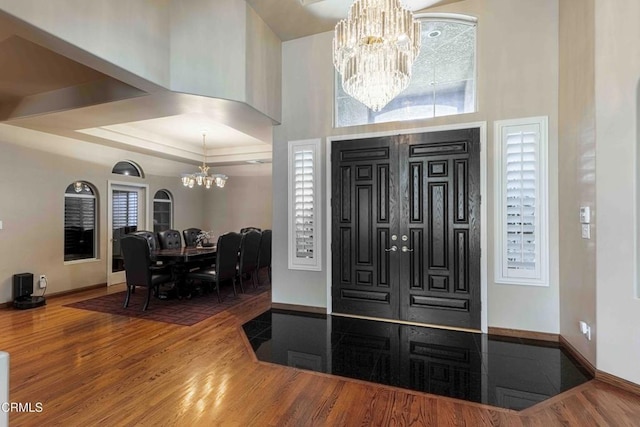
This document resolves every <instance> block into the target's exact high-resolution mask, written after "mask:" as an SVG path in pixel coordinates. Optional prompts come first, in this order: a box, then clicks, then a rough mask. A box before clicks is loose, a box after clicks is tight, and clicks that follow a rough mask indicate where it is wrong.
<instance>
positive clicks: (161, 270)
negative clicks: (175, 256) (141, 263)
mask: <svg viewBox="0 0 640 427" xmlns="http://www.w3.org/2000/svg"><path fill="white" fill-rule="evenodd" d="M130 234H132V235H134V236H140V237H144V238H145V239H146V240H147V244H148V245H149V251H150V252H151V269H152V270H153V273H154V274H171V269H170V265H169V264H163V263H158V261H157V260H156V259H155V258H154V256H153V251H155V250H158V249H159V248H160V244H159V243H158V238H157V236H156V233H154V232H153V231H147V230H140V231H134V232H133V233H130Z"/></svg>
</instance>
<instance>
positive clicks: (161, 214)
mask: <svg viewBox="0 0 640 427" xmlns="http://www.w3.org/2000/svg"><path fill="white" fill-rule="evenodd" d="M172 227H173V198H172V197H171V193H169V191H168V190H158V191H157V192H156V194H155V195H154V196H153V231H154V232H156V233H157V232H158V231H164V230H170V229H171V228H172Z"/></svg>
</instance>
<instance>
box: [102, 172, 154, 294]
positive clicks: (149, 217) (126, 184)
mask: <svg viewBox="0 0 640 427" xmlns="http://www.w3.org/2000/svg"><path fill="white" fill-rule="evenodd" d="M114 186H124V187H134V188H143V189H144V206H145V210H146V212H145V218H144V220H145V225H144V226H145V229H146V228H147V227H148V226H149V224H153V212H152V210H150V209H149V184H144V183H140V182H127V181H112V180H107V224H106V226H107V256H106V258H107V286H111V285H114V284H115V283H111V258H110V256H111V257H113V254H112V252H113V242H111V238H112V235H113V230H112V228H113V222H112V220H113V212H112V211H111V192H112V190H113V187H114Z"/></svg>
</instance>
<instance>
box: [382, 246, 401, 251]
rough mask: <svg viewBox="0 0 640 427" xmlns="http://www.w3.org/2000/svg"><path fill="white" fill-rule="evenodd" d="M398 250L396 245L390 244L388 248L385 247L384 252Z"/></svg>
mask: <svg viewBox="0 0 640 427" xmlns="http://www.w3.org/2000/svg"><path fill="white" fill-rule="evenodd" d="M397 250H398V247H397V246H396V245H393V246H391V247H390V248H389V249H385V250H384V251H385V252H395V251H397Z"/></svg>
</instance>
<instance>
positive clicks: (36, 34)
mask: <svg viewBox="0 0 640 427" xmlns="http://www.w3.org/2000/svg"><path fill="white" fill-rule="evenodd" d="M0 10H1V11H4V12H7V13H8V14H10V15H13V16H14V17H16V18H18V19H19V20H21V21H24V22H26V23H28V24H30V25H32V26H34V27H35V28H38V29H40V30H43V31H44V33H43V32H41V31H34V30H33V29H29V30H24V29H23V30H22V31H24V32H25V34H21V35H22V36H23V37H26V38H28V39H30V40H33V41H35V42H37V43H41V44H44V45H45V46H46V47H47V48H50V49H51V50H54V51H56V52H59V53H61V54H63V55H65V56H68V57H70V58H71V59H74V60H76V61H78V62H82V63H84V64H86V65H88V66H91V67H93V68H95V69H97V70H98V71H100V72H103V73H105V74H107V75H109V76H112V77H114V78H116V79H119V80H122V81H124V82H126V83H128V84H131V85H132V86H134V87H138V88H141V89H143V90H151V91H154V92H156V91H160V92H161V91H163V88H166V89H169V90H172V91H174V92H181V93H189V94H193V95H202V96H207V97H213V98H222V99H229V100H234V101H239V102H244V103H247V104H248V105H250V106H252V107H254V108H255V109H256V110H258V111H260V112H261V113H263V114H265V115H266V116H268V117H270V118H271V119H273V120H274V121H275V122H278V121H279V120H280V118H281V104H282V103H281V98H280V92H281V91H280V73H281V71H280V65H281V42H280V40H279V39H278V38H277V37H276V35H275V34H274V33H273V31H271V29H270V28H269V27H268V26H267V25H266V24H265V23H264V22H263V21H262V19H261V18H260V17H259V16H258V15H257V14H256V13H255V11H254V10H253V9H251V7H250V6H249V5H248V4H247V3H246V2H245V1H244V0H215V1H212V0H110V1H83V0H50V1H45V2H43V1H38V0H20V1H14V0H0ZM52 36H53V37H52ZM58 39H60V40H63V41H64V42H66V43H63V42H60V41H59V40H58ZM76 47H77V48H80V49H77V48H76ZM114 65H115V66H116V67H114ZM140 77H141V78H142V79H141V78H140ZM149 81H150V82H153V83H155V85H153V84H149ZM156 85H158V86H156Z"/></svg>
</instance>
